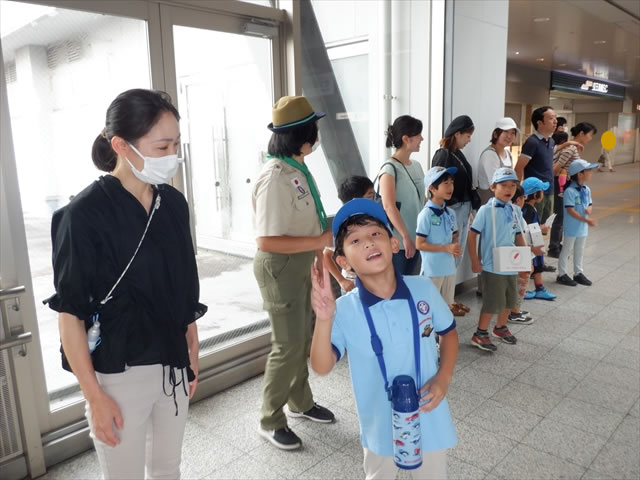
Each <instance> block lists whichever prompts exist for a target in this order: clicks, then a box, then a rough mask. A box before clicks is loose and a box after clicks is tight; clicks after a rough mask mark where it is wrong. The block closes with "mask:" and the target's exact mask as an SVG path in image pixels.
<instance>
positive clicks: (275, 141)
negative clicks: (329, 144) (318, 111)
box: [267, 121, 318, 157]
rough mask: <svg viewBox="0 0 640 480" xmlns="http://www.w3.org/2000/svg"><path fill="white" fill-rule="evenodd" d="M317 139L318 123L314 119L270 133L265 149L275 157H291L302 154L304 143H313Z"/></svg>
mask: <svg viewBox="0 0 640 480" xmlns="http://www.w3.org/2000/svg"><path fill="white" fill-rule="evenodd" d="M317 139H318V125H317V123H316V122H315V121H313V122H309V123H304V124H302V125H297V126H295V127H293V128H291V130H287V131H286V132H282V133H275V132H274V133H272V134H271V139H270V140H269V146H268V147H267V151H268V152H269V155H274V156H276V157H282V156H284V157H292V156H294V155H301V154H302V151H301V149H302V146H303V145H304V144H305V143H308V144H310V145H313V144H314V143H316V140H317Z"/></svg>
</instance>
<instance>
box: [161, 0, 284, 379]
mask: <svg viewBox="0 0 640 480" xmlns="http://www.w3.org/2000/svg"><path fill="white" fill-rule="evenodd" d="M161 23H162V25H163V31H165V32H171V35H170V36H169V38H165V37H164V36H163V48H164V50H165V52H167V53H168V52H173V55H172V56H171V55H169V56H170V57H172V60H173V61H172V62H168V67H169V68H168V70H167V73H166V80H167V86H168V88H171V87H170V85H171V83H172V82H175V84H174V85H175V87H174V88H175V91H176V96H177V104H178V109H179V111H180V115H181V125H180V126H181V134H182V139H183V155H184V157H185V171H184V177H183V181H184V191H185V192H186V194H187V198H188V200H189V205H190V213H191V217H192V218H191V221H192V233H193V236H194V243H195V244H196V247H197V258H198V267H199V274H200V292H201V294H200V295H201V301H202V302H203V303H206V304H208V305H210V308H209V312H208V313H207V315H205V316H204V317H203V318H202V319H200V320H198V329H199V333H200V339H201V343H202V351H203V352H204V353H205V355H206V352H208V351H209V352H212V351H215V350H216V349H219V348H223V347H224V346H227V345H229V344H236V343H238V342H239V341H240V339H241V338H243V337H246V336H247V335H249V336H251V335H255V334H256V333H257V332H258V333H259V332H261V331H263V330H264V329H265V328H266V327H268V321H267V317H266V315H265V313H264V312H263V310H262V299H261V297H260V293H259V290H258V286H257V284H256V282H255V279H254V278H253V267H252V259H253V255H254V252H255V250H256V246H255V239H254V236H253V226H252V208H251V192H252V188H253V185H254V182H255V180H256V178H257V176H258V175H259V173H260V171H261V169H262V166H263V165H264V162H265V161H266V151H267V144H268V142H269V138H270V131H269V130H268V129H267V124H269V123H270V121H271V107H272V105H273V103H274V98H275V97H276V96H279V92H280V87H279V85H280V81H279V78H278V74H279V71H280V68H279V51H280V50H279V48H280V46H279V24H278V23H277V22H276V21H273V20H270V19H260V20H257V19H256V18H251V17H240V16H227V17H222V16H220V15H213V14H212V15H206V14H203V13H202V12H196V11H192V12H190V11H187V10H184V9H178V8H175V7H170V6H162V7H161ZM212 306H214V308H211V307H212ZM203 363H205V365H206V363H207V361H206V359H203ZM201 368H202V365H201Z"/></svg>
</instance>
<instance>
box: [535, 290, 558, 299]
mask: <svg viewBox="0 0 640 480" xmlns="http://www.w3.org/2000/svg"><path fill="white" fill-rule="evenodd" d="M534 295H535V298H537V299H540V300H555V299H556V297H557V295H554V294H553V293H549V292H547V289H546V288H544V287H543V288H542V290H536V291H535V292H534Z"/></svg>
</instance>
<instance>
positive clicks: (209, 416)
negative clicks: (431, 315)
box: [46, 165, 640, 480]
mask: <svg viewBox="0 0 640 480" xmlns="http://www.w3.org/2000/svg"><path fill="white" fill-rule="evenodd" d="M639 174H640V167H639V166H638V165H636V166H626V167H624V166H623V167H620V168H618V171H617V172H616V173H613V174H609V173H602V174H596V175H595V178H594V181H593V183H592V190H593V192H594V204H595V210H594V214H595V216H596V217H599V219H600V220H599V221H600V225H599V226H598V227H597V228H594V229H592V230H591V232H590V235H589V239H588V243H587V247H586V251H585V273H586V274H587V275H588V276H589V277H590V278H591V279H592V280H593V281H594V285H593V286H592V287H582V286H578V287H575V288H574V287H565V286H561V285H558V284H556V283H555V282H554V281H553V280H554V278H555V277H554V275H553V274H545V281H546V283H547V287H548V289H549V290H550V291H552V292H554V293H556V294H557V295H558V299H557V300H556V301H554V302H545V301H542V300H532V301H527V302H526V307H525V308H526V309H527V310H529V311H530V312H531V313H532V314H533V315H534V316H535V318H536V322H535V323H534V324H533V325H530V326H518V327H514V328H513V329H512V331H513V333H514V334H516V336H517V337H518V344H517V345H515V346H511V345H506V344H500V345H499V347H498V352H496V353H495V354H493V355H491V354H487V353H485V352H481V351H479V350H477V349H475V348H472V347H471V346H469V339H470V337H471V333H472V332H473V328H474V327H475V324H476V321H477V314H478V308H479V306H480V303H479V301H478V299H477V298H476V296H475V294H474V293H473V292H468V293H467V294H465V295H463V296H461V297H460V300H461V301H463V302H464V303H466V304H468V305H471V306H472V307H473V310H472V312H471V313H470V314H467V316H465V317H463V318H460V319H459V321H458V331H459V334H460V341H461V345H460V353H459V356H458V362H457V366H456V374H455V377H454V379H453V382H452V384H451V387H450V390H449V401H450V404H451V409H452V413H453V416H454V418H455V421H456V426H457V431H458V436H459V444H458V446H456V447H455V448H453V449H452V450H451V451H450V454H449V477H450V478H452V479H458V478H461V479H462V478H464V479H482V478H484V479H547V478H548V479H560V478H562V479H585V480H586V479H638V478H640V407H639V397H640V337H639V335H640V326H639V324H638V319H639V317H640V301H639V296H640V295H639V294H640V285H639V281H640V259H639V256H640V226H639V221H640V210H639V207H640V196H639V194H640V182H639V181H638V180H639ZM634 199H635V200H636V202H634V201H633V200H634ZM551 263H552V264H555V263H556V261H555V260H551ZM344 363H345V362H341V363H340V364H339V365H338V366H337V368H336V370H335V371H334V372H332V373H331V374H330V375H329V376H328V377H318V376H315V375H313V374H312V378H311V384H312V387H313V391H314V394H315V396H316V399H317V401H318V402H320V403H322V404H323V405H326V406H329V407H330V408H331V409H332V410H333V411H334V412H335V413H336V417H337V419H338V421H337V423H335V424H333V425H318V424H312V423H309V422H304V421H300V420H294V421H292V422H291V426H292V428H293V429H294V430H295V431H296V432H297V433H298V435H299V436H300V437H301V438H302V440H303V442H304V448H303V449H302V450H301V451H297V452H282V451H279V450H276V449H275V448H273V447H271V446H270V445H269V444H267V443H265V442H264V441H263V440H261V439H260V438H259V437H258V436H257V435H256V427H257V425H258V412H259V408H260V402H261V386H262V377H256V378H254V379H251V380H249V381H247V382H244V383H243V384H241V385H238V386H236V387H234V388H232V389H230V390H228V391H225V392H223V393H220V394H218V395H216V396H214V397H212V398H209V399H207V400H204V401H201V402H199V403H198V404H196V405H194V406H193V407H192V408H191V411H190V417H189V422H188V425H187V433H186V438H185V442H184V449H183V451H184V456H183V478H187V479H201V478H207V479H209V478H211V479H281V478H296V479H297V478H322V479H334V478H335V479H352V478H353V479H357V478H362V477H363V473H362V467H361V464H362V450H361V448H360V445H359V440H358V432H359V428H358V421H357V418H356V415H355V408H354V403H353V399H352V395H351V385H350V380H349V372H348V368H347V366H346V365H345V364H344ZM98 477H99V470H98V465H97V461H96V457H95V454H94V453H93V452H87V453H85V454H83V455H80V456H78V457H76V458H74V459H71V460H69V461H67V462H64V463H62V464H60V465H57V466H55V467H53V468H51V469H50V470H49V473H48V474H47V476H46V478H48V479H54V478H55V479H58V478H60V479H65V480H66V479H72V478H77V479H80V478H81V479H88V478H98ZM399 477H400V478H406V477H407V475H406V474H400V475H399Z"/></svg>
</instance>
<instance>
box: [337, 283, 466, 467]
mask: <svg viewBox="0 0 640 480" xmlns="http://www.w3.org/2000/svg"><path fill="white" fill-rule="evenodd" d="M396 277H397V278H398V286H397V288H396V291H395V293H394V294H393V296H392V297H391V298H390V299H388V300H385V299H382V298H379V297H377V296H375V295H374V294H372V293H371V292H369V291H367V289H366V288H365V287H364V286H363V285H362V283H361V282H360V279H356V285H357V287H358V288H357V289H354V290H352V291H351V292H349V293H348V294H346V295H344V296H342V297H340V298H339V299H338V301H337V308H336V316H335V318H334V320H333V326H332V328H331V344H332V345H333V349H334V351H335V352H336V354H337V355H338V359H340V358H341V357H342V356H343V355H344V352H345V350H346V351H347V352H348V353H349V370H350V373H351V382H352V386H353V394H354V397H355V401H356V409H357V410H358V420H359V421H360V441H361V442H362V446H363V447H364V448H367V449H369V450H371V451H372V452H373V453H375V454H376V455H380V456H384V457H392V456H393V443H392V439H393V434H392V426H391V403H390V402H389V399H388V397H387V392H385V390H384V380H383V378H382V373H381V371H380V365H379V364H378V360H377V359H376V355H375V353H374V352H373V349H372V347H371V333H370V330H369V326H368V325H367V319H366V317H365V315H364V310H363V304H364V305H367V306H368V307H369V309H370V312H371V318H372V319H373V324H374V326H375V328H376V331H377V333H378V336H379V337H380V341H381V342H382V348H383V357H384V362H385V366H386V369H387V378H388V379H389V384H391V383H392V382H393V379H394V378H395V377H396V376H398V375H411V376H413V378H414V381H415V380H416V366H415V356H414V354H413V326H412V323H411V318H412V317H411V311H410V310H409V303H408V301H407V300H408V298H409V292H411V296H412V297H413V299H414V301H415V302H416V304H417V305H413V306H412V307H413V308H417V312H418V321H419V323H420V325H419V331H420V332H421V337H420V358H421V364H420V370H421V372H420V375H421V381H422V383H423V384H424V383H426V382H427V381H428V380H429V379H431V378H432V377H433V376H434V375H435V374H436V373H437V372H438V354H437V350H436V340H435V335H434V333H439V334H442V335H444V334H445V333H447V332H449V331H450V330H452V329H454V328H455V326H456V322H455V320H454V319H453V315H452V314H451V310H449V306H448V305H447V304H446V303H445V301H444V300H443V299H442V297H441V296H440V292H438V290H437V289H436V287H435V286H434V285H433V282H431V280H429V279H428V278H426V277H421V276H406V277H402V276H399V275H396ZM420 428H421V429H422V450H423V451H425V452H428V451H432V450H442V449H445V448H451V447H453V446H454V445H455V444H456V443H457V437H456V430H455V426H454V424H453V420H452V419H451V413H450V412H449V404H448V403H447V399H446V398H444V399H443V400H442V402H440V404H439V405H438V406H437V407H436V408H435V409H434V410H432V411H431V412H429V413H425V412H420Z"/></svg>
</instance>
